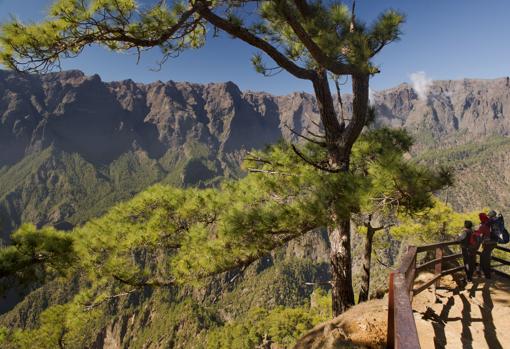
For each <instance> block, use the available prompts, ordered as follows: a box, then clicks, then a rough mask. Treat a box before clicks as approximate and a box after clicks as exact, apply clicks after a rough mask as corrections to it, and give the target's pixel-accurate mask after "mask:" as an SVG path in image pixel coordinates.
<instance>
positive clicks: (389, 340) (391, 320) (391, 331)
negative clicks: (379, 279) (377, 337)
mask: <svg viewBox="0 0 510 349" xmlns="http://www.w3.org/2000/svg"><path fill="white" fill-rule="evenodd" d="M394 281H395V272H394V271H392V272H390V285H389V289H388V333H387V335H386V348H388V349H393V348H395V287H394Z"/></svg>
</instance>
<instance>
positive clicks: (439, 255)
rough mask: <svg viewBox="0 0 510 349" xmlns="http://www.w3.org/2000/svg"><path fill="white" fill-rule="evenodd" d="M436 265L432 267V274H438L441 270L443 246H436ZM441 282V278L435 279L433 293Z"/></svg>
mask: <svg viewBox="0 0 510 349" xmlns="http://www.w3.org/2000/svg"><path fill="white" fill-rule="evenodd" d="M436 259H437V262H436V265H435V267H434V275H435V276H437V275H440V274H441V272H442V271H443V270H442V269H443V248H442V247H436ZM440 283H441V279H437V281H436V282H435V284H434V294H435V293H436V289H437V288H438V287H439V284H440Z"/></svg>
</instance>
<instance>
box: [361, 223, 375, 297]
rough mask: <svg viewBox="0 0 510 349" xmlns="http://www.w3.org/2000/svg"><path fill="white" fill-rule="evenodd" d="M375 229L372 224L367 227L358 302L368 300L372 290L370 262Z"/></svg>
mask: <svg viewBox="0 0 510 349" xmlns="http://www.w3.org/2000/svg"><path fill="white" fill-rule="evenodd" d="M374 233H375V231H374V229H373V228H372V226H371V225H368V228H367V237H366V240H365V246H364V249H363V270H362V274H361V286H360V291H359V299H358V303H361V302H366V301H367V300H368V295H369V292H370V264H371V262H372V242H373V239H374Z"/></svg>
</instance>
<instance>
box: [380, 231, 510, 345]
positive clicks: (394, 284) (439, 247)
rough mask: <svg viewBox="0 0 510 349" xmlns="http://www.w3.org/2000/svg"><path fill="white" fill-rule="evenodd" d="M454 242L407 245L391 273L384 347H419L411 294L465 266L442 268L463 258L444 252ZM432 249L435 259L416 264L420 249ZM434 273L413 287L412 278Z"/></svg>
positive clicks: (454, 243) (501, 272)
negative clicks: (426, 272)
mask: <svg viewBox="0 0 510 349" xmlns="http://www.w3.org/2000/svg"><path fill="white" fill-rule="evenodd" d="M458 244H459V243H458V242H457V241H450V242H441V243H437V244H431V245H425V246H418V247H416V246H409V247H408V249H407V252H406V254H405V255H404V257H403V258H402V262H401V264H400V267H399V268H398V269H397V270H395V271H393V272H391V273H390V284H389V292H388V335H387V347H388V348H390V349H393V348H398V349H419V348H420V341H419V339H418V331H417V330H416V323H415V322H414V316H413V309H412V300H413V296H416V295H417V294H418V293H420V292H422V291H424V290H426V289H427V288H429V287H430V286H432V285H434V289H435V288H437V287H438V286H439V280H440V279H441V277H443V276H445V275H449V274H453V273H455V272H457V271H461V270H463V269H464V266H463V265H462V263H461V265H460V266H455V267H452V268H449V269H444V267H445V265H444V264H443V263H445V262H452V261H455V260H457V259H459V258H462V253H453V254H449V255H446V256H445V255H444V253H445V247H448V246H452V245H458ZM496 250H500V251H503V252H507V253H510V249H509V248H506V247H501V246H496ZM430 251H434V252H435V258H434V259H433V260H430V261H427V262H425V263H422V264H420V265H417V255H418V253H421V252H430ZM492 260H493V261H495V262H498V263H501V265H506V266H510V261H508V260H506V259H503V258H499V257H496V256H493V257H492ZM432 268H433V270H434V276H433V277H432V278H431V279H430V280H428V281H427V282H425V283H424V284H423V285H420V286H418V287H416V288H415V287H414V281H415V278H416V276H417V275H418V273H420V272H422V271H424V270H429V269H432ZM493 271H494V272H495V273H496V274H498V275H500V276H504V277H508V278H510V274H507V273H505V272H503V271H500V270H496V269H493Z"/></svg>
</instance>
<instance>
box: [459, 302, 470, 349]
mask: <svg viewBox="0 0 510 349" xmlns="http://www.w3.org/2000/svg"><path fill="white" fill-rule="evenodd" d="M459 297H460V300H461V301H462V334H461V337H460V340H461V342H462V348H463V349H473V336H472V334H471V330H470V327H471V322H472V321H471V320H472V319H471V303H469V301H468V300H467V298H466V296H464V295H463V294H462V293H461V294H459Z"/></svg>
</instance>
